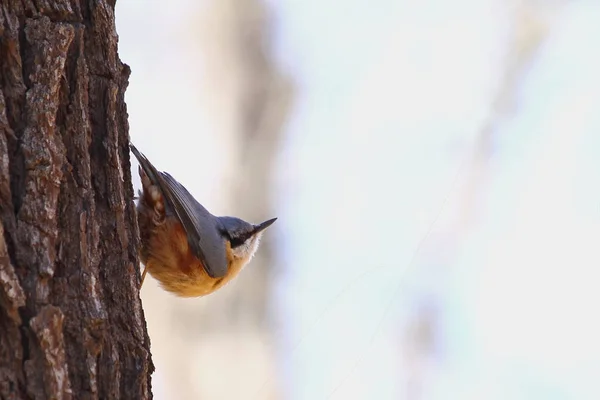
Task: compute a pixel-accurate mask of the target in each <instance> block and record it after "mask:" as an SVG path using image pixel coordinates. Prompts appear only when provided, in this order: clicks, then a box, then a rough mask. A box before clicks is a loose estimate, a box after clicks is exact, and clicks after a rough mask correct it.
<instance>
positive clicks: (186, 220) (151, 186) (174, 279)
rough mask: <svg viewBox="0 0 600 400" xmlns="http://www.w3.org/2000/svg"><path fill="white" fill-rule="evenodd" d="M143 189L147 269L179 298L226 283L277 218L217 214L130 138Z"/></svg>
mask: <svg viewBox="0 0 600 400" xmlns="http://www.w3.org/2000/svg"><path fill="white" fill-rule="evenodd" d="M129 146H130V149H131V152H132V153H133V154H134V156H135V157H136V159H137V160H138V162H139V164H140V165H139V169H138V170H139V175H140V178H141V181H142V189H141V190H139V191H138V198H137V200H138V203H137V206H136V211H137V216H138V228H139V234H140V243H141V245H140V249H139V257H140V261H141V262H142V263H143V264H144V271H143V273H142V278H141V282H140V289H141V287H142V285H143V284H144V279H145V277H146V273H148V272H149V273H150V275H151V276H152V277H153V278H154V279H156V280H157V281H158V282H159V285H160V286H161V287H162V288H163V289H164V290H166V291H167V292H170V293H172V294H174V295H176V296H178V297H188V298H189V297H202V296H206V295H209V294H211V293H213V292H215V291H217V290H218V289H220V288H222V287H223V286H225V285H226V284H227V283H228V282H230V281H231V280H232V279H234V278H235V277H236V276H237V275H238V274H239V273H240V271H241V270H242V268H243V267H244V266H245V265H246V264H248V263H249V262H250V260H251V259H252V258H253V257H254V255H255V254H256V251H257V250H258V247H259V244H260V240H261V237H262V235H263V233H264V232H265V229H267V228H268V227H269V226H271V225H272V224H273V223H274V222H275V221H276V220H277V218H271V219H268V220H266V221H264V222H262V223H259V224H252V223H249V222H246V221H244V220H242V219H241V218H237V217H230V216H215V215H213V214H211V213H210V212H209V211H208V210H207V209H206V208H204V206H202V204H200V203H199V202H198V201H197V200H196V199H195V198H194V197H193V196H192V195H191V193H190V192H189V191H188V190H187V189H186V188H185V187H184V186H183V185H182V184H181V183H179V182H178V181H177V180H175V178H173V177H172V176H171V175H170V174H169V173H167V172H160V171H158V170H157V169H156V168H155V167H154V165H153V164H152V163H151V162H150V161H149V160H148V159H147V158H146V156H145V155H143V154H142V153H140V151H139V150H138V149H137V148H136V147H135V146H134V145H133V143H130V145H129Z"/></svg>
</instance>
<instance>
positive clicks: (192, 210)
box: [131, 145, 227, 278]
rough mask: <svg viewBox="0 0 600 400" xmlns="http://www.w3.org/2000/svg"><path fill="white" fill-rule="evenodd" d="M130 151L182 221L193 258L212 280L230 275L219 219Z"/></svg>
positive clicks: (184, 189)
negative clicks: (200, 262) (198, 261)
mask: <svg viewBox="0 0 600 400" xmlns="http://www.w3.org/2000/svg"><path fill="white" fill-rule="evenodd" d="M131 151H132V152H133V154H134V155H135V157H136V158H137V159H138V161H139V163H140V165H141V166H142V169H143V170H144V172H146V175H148V178H150V180H151V181H152V183H153V184H155V185H157V186H158V187H159V189H160V191H161V193H162V195H163V196H164V197H165V199H166V200H167V206H170V208H171V209H172V211H173V212H174V213H175V215H176V216H177V219H178V220H179V221H180V222H181V225H182V226H183V229H184V230H185V233H186V236H187V238H188V244H189V246H190V249H191V250H192V252H193V254H194V256H196V257H197V258H198V259H199V260H201V261H202V263H203V264H204V268H205V270H206V273H207V274H208V275H209V276H210V277H212V278H221V277H223V276H225V274H227V255H226V254H225V246H224V244H223V238H222V237H221V235H220V233H219V231H218V229H217V218H216V217H215V216H214V215H212V214H211V213H210V212H208V210H206V208H204V207H203V206H202V205H201V204H200V203H198V201H196V199H194V197H193V196H192V195H191V194H190V192H188V190H187V189H186V188H185V187H184V186H183V185H182V184H181V183H179V182H177V181H176V180H175V178H173V177H172V176H171V175H169V174H168V173H166V172H160V171H158V170H157V169H156V168H155V167H154V165H152V163H150V161H148V159H147V158H146V157H145V156H144V155H143V154H141V153H140V152H139V151H138V150H137V149H136V148H135V146H133V145H131Z"/></svg>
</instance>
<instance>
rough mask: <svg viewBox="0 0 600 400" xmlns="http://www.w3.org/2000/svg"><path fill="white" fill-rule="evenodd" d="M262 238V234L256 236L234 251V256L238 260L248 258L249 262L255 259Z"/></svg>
mask: <svg viewBox="0 0 600 400" xmlns="http://www.w3.org/2000/svg"><path fill="white" fill-rule="evenodd" d="M261 236H262V232H261V233H259V234H258V235H256V236H255V237H254V238H252V239H250V240H248V241H247V242H246V243H244V244H242V245H241V246H238V247H236V248H235V249H233V256H234V257H236V258H247V259H248V261H250V260H251V259H252V257H254V254H255V253H256V250H257V249H258V244H259V243H260V238H261Z"/></svg>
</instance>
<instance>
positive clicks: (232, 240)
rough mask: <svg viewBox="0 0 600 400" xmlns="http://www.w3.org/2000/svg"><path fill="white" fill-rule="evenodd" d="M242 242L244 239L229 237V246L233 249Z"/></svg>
mask: <svg viewBox="0 0 600 400" xmlns="http://www.w3.org/2000/svg"><path fill="white" fill-rule="evenodd" d="M244 242H245V240H244V239H242V238H233V239H231V247H232V248H234V249H235V248H236V247H239V246H241V245H243V244H244Z"/></svg>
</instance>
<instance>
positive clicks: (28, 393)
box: [0, 0, 154, 399]
mask: <svg viewBox="0 0 600 400" xmlns="http://www.w3.org/2000/svg"><path fill="white" fill-rule="evenodd" d="M114 5H115V4H114V0H112V1H110V0H109V1H103V0H88V1H83V0H0V233H1V234H0V398H1V399H72V398H73V399H98V398H101V399H117V398H122V399H146V398H151V397H152V395H151V391H150V389H151V387H150V374H151V373H152V371H153V369H154V367H153V364H152V361H151V359H150V352H149V346H150V343H149V338H148V335H147V332H146V324H145V319H144V313H143V310H142V306H141V302H140V298H139V292H138V286H139V281H140V275H139V269H138V265H139V261H138V257H137V251H136V250H137V247H138V240H139V239H138V234H137V231H136V228H134V227H136V226H137V221H136V215H135V211H134V204H133V200H132V198H133V188H132V184H131V172H130V159H129V149H128V123H127V112H126V107H125V102H124V92H125V88H126V87H127V82H128V76H129V68H128V67H127V66H126V65H124V64H122V63H121V61H120V60H119V58H118V55H117V34H116V29H115V19H114Z"/></svg>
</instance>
